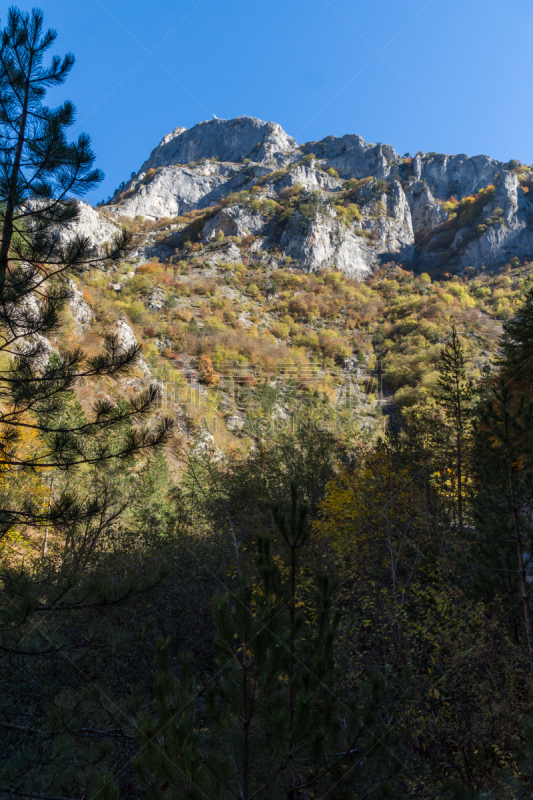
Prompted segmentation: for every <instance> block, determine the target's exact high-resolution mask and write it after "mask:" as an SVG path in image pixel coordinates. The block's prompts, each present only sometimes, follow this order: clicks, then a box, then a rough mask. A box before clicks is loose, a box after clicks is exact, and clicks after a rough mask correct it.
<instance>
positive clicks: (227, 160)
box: [0, 9, 533, 800]
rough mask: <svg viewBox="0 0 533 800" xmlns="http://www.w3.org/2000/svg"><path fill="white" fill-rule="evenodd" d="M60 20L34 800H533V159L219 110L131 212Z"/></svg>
mask: <svg viewBox="0 0 533 800" xmlns="http://www.w3.org/2000/svg"><path fill="white" fill-rule="evenodd" d="M43 26H44V23H43V17H42V14H41V13H40V12H38V11H34V12H32V14H31V15H28V16H27V15H25V14H23V13H21V12H19V11H17V10H16V9H12V10H11V11H10V14H9V18H8V22H7V26H6V28H5V29H4V31H3V38H2V45H1V54H2V58H1V59H0V69H1V70H2V72H1V76H2V82H1V84H0V88H1V92H0V128H1V130H2V137H3V138H2V142H3V145H2V147H3V149H2V153H3V156H2V159H3V161H2V166H3V169H2V172H1V174H0V194H1V206H0V207H1V218H0V222H1V225H2V246H1V249H0V309H1V313H0V443H1V447H0V453H1V458H0V465H1V466H0V478H1V482H0V501H1V510H0V558H1V573H0V732H1V733H0V741H1V742H2V747H1V748H0V796H1V797H5V798H8V797H10V798H12V797H21V798H40V800H67V799H68V800H86V799H87V798H91V799H92V800H96V798H99V800H117V798H121V800H122V799H123V800H127V799H128V798H131V799H132V800H133V798H135V799H136V798H150V799H151V800H156V799H157V800H160V798H176V800H185V798H189V799H190V800H193V799H194V800H206V798H210V799H211V798H224V799H226V798H227V800H230V798H235V800H253V798H260V799H261V800H277V799H278V798H279V799H280V800H281V799H282V798H283V799H285V800H311V799H313V800H316V798H324V800H325V798H326V797H328V798H339V799H342V798H346V800H348V799H349V800H380V799H381V798H386V797H390V798H394V799H395V800H396V799H399V798H406V800H407V798H426V797H427V798H448V799H449V800H459V798H460V799H461V800H466V799H467V798H468V799H469V800H482V799H483V800H488V798H491V799H492V798H494V800H514V798H528V797H530V795H531V792H532V786H533V749H532V748H533V729H532V725H533V721H532V717H531V703H532V700H533V622H532V619H531V608H530V596H529V595H530V591H531V586H533V573H532V569H531V553H532V552H533V549H532V548H533V525H532V521H531V505H532V502H533V438H532V437H533V417H532V415H533V409H532V401H533V396H532V385H533V384H532V367H531V363H532V358H533V282H532V280H531V277H532V273H533V258H530V255H529V250H528V247H529V236H530V233H529V229H530V224H531V220H530V219H529V218H528V214H529V205H528V204H529V198H528V194H529V189H530V177H529V176H530V169H529V168H528V167H524V166H522V165H520V164H519V163H518V162H510V163H509V164H505V165H504V164H500V163H498V162H495V161H493V160H492V159H489V158H488V157H485V156H479V157H475V159H469V158H468V157H466V156H454V157H448V156H442V157H441V156H438V155H437V154H418V155H417V156H416V157H415V158H413V159H411V157H410V156H409V155H406V156H403V157H400V156H398V155H397V154H396V153H395V151H394V150H393V148H391V147H389V146H388V145H367V144H366V143H364V142H363V140H361V139H360V137H354V136H348V137H344V138H343V139H342V140H337V139H334V137H328V139H326V140H323V142H313V143H308V144H307V145H302V146H300V147H298V145H297V143H296V142H295V141H294V140H293V139H291V137H289V136H287V134H285V133H284V132H283V131H282V130H281V128H279V126H276V125H274V124H273V123H261V122H260V121H258V120H253V119H252V118H240V119H239V120H237V121H235V120H233V121H225V120H215V121H213V122H210V123H202V124H201V125H199V126H196V128H195V129H192V131H185V129H183V128H177V129H176V130H175V131H174V132H173V133H172V134H169V135H168V136H167V137H165V139H164V140H163V142H162V143H161V145H160V146H159V147H158V148H156V149H155V150H154V151H153V153H152V155H151V156H150V158H149V159H148V161H147V162H146V163H145V165H143V167H142V168H141V170H140V171H139V173H137V174H135V175H134V176H132V178H131V180H130V182H129V183H128V184H125V185H124V186H123V187H121V189H120V191H119V192H117V194H116V195H115V196H114V197H113V198H111V199H110V202H109V203H107V204H102V205H101V206H99V207H98V208H96V209H95V208H92V207H91V206H89V205H87V204H85V203H83V202H80V201H79V198H80V197H82V196H83V195H84V194H85V193H86V192H87V191H89V190H91V189H93V188H94V187H95V186H97V185H98V184H99V182H100V180H101V178H102V176H101V174H100V172H99V171H98V170H97V169H96V168H95V167H94V163H95V157H94V154H93V153H92V150H91V146H90V141H89V138H88V137H87V136H86V135H81V136H80V137H79V138H78V139H77V140H76V141H74V142H72V143H70V142H69V140H68V138H67V135H68V133H69V128H70V127H71V126H72V124H73V120H74V109H73V107H72V105H71V104H70V103H65V104H64V105H62V106H60V107H59V108H57V109H50V108H47V107H45V106H44V105H43V102H44V99H43V98H44V96H45V92H46V89H48V88H50V87H54V86H60V85H61V84H62V83H63V82H64V81H65V80H66V78H67V76H68V74H69V72H70V70H71V68H72V66H73V63H74V60H73V57H72V56H66V57H65V58H63V59H57V60H54V61H50V62H49V63H48V66H47V62H46V59H47V57H48V56H47V52H48V50H49V48H50V47H51V46H52V45H53V43H54V39H55V34H54V33H53V32H48V33H46V30H45V28H44V27H43ZM21 85H24V86H26V92H25V93H22V94H21V93H20V91H19V89H20V86H21ZM250 120H251V121H250ZM198 128H199V129H200V131H198V130H197V129H198ZM205 130H207V134H204V133H203V132H202V131H204V132H205ZM214 149H215V150H217V152H218V153H219V155H218V156H215V155H214ZM252 156H253V158H252ZM192 162H194V163H192ZM236 165H238V169H237V167H236ZM443 174H446V175H447V177H446V181H443V179H442V176H443ZM450 181H451V182H452V183H453V186H452V185H451V183H450ZM306 182H307V183H306ZM424 182H425V185H424ZM513 192H514V194H513ZM513 197H515V198H516V203H515V204H513V203H514V202H515V201H514V200H513ZM73 198H76V199H73ZM502 198H503V200H502ZM163 201H164V202H163ZM504 201H505V202H504ZM158 203H159V205H158ZM499 203H501V204H502V205H498V204H499ZM163 206H164V207H163ZM528 226H529V227H528ZM415 228H416V230H415ZM480 229H482V230H480ZM532 252H533V248H532ZM474 256H475V257H474Z"/></svg>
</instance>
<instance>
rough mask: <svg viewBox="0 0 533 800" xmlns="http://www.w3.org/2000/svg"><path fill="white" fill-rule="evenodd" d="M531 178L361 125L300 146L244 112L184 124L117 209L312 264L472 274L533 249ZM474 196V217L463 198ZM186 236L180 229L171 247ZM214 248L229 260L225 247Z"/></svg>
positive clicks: (209, 243) (115, 202)
mask: <svg viewBox="0 0 533 800" xmlns="http://www.w3.org/2000/svg"><path fill="white" fill-rule="evenodd" d="M529 178H530V176H529V173H528V171H527V169H525V168H522V167H520V165H519V164H518V162H509V163H508V164H504V163H502V162H499V161H496V160H494V159H492V158H489V157H488V156H483V155H477V156H473V157H469V156H467V155H464V154H460V155H451V156H450V155H442V154H437V153H417V154H416V156H415V157H414V158H411V157H409V156H408V155H406V156H400V155H399V154H398V153H396V151H395V150H394V148H393V147H392V146H391V145H387V144H377V145H369V144H367V143H366V142H365V141H364V139H362V138H361V137H360V136H357V135H354V134H349V135H346V136H342V137H334V136H328V137H326V138H325V139H322V140H321V141H317V142H307V143H306V144H305V145H301V146H298V145H297V143H296V141H295V140H294V139H293V138H291V137H290V136H288V135H287V134H286V133H285V132H284V131H283V130H282V128H281V127H280V126H279V125H277V124H275V123H272V122H263V121H262V120H258V119H255V118H253V117H239V118H237V119H233V120H219V119H215V120H209V121H207V122H201V123H199V124H198V125H195V126H194V127H193V128H191V129H190V130H186V129H185V128H176V129H175V130H174V131H172V132H171V133H169V134H168V135H167V136H165V137H164V139H163V140H162V141H161V143H160V144H159V145H158V146H157V147H156V148H155V149H154V150H153V151H152V153H151V154H150V156H149V158H148V159H147V161H146V162H145V163H144V164H143V166H142V167H141V169H140V170H139V173H138V174H137V175H135V176H134V177H133V178H132V179H131V180H130V181H129V183H127V184H125V185H124V186H123V187H122V188H121V190H120V192H117V193H116V194H115V195H114V197H113V198H112V200H111V202H110V204H109V206H108V210H109V211H110V212H111V213H112V214H114V215H115V216H116V217H117V218H119V217H121V216H128V217H144V218H149V219H154V220H157V219H161V218H166V217H171V218H174V220H176V218H178V219H177V223H178V226H179V229H180V234H179V236H178V240H179V241H178V244H179V243H181V244H184V243H185V242H186V241H191V242H192V240H191V237H192V238H194V241H201V242H202V243H203V246H204V247H207V248H210V247H211V248H213V247H215V245H216V246H218V245H220V241H221V240H222V239H223V238H224V237H238V238H239V239H243V238H245V237H252V238H253V237H256V239H257V241H256V242H255V244H254V251H253V252H254V256H255V257H260V256H261V252H260V251H261V250H264V251H268V250H270V251H272V249H273V248H274V250H275V258H276V259H278V260H279V259H280V258H281V259H283V258H291V259H293V260H294V261H295V262H296V263H297V264H299V265H300V266H301V267H302V268H304V269H308V270H319V269H322V268H331V267H336V268H338V269H340V270H342V271H343V272H344V273H346V274H347V275H351V276H353V277H364V276H365V275H367V274H369V273H371V272H372V271H373V270H374V269H375V268H376V267H378V266H379V265H380V264H382V263H384V262H388V261H396V262H397V263H402V264H403V265H404V266H409V267H414V268H415V269H417V270H426V269H429V270H441V271H442V270H444V269H454V270H459V271H460V270H461V269H464V268H465V267H467V266H481V265H483V264H484V265H486V266H488V267H493V266H497V265H498V264H504V263H506V262H507V261H509V260H510V259H511V258H515V257H517V258H519V259H523V258H526V257H528V256H530V255H532V254H533V199H532V200H530V195H529V192H528V181H529ZM494 186H495V187H496V188H490V187H494ZM487 187H489V189H487ZM532 188H533V187H532ZM485 191H489V192H490V193H491V197H490V202H486V201H487V197H488V195H486V194H483V192H485ZM479 193H481V195H482V202H481V201H480V202H478V201H477V199H476V198H477V195H478V194H479ZM468 197H472V198H473V200H472V204H471V206H469V210H468V213H467V214H466V215H465V214H464V213H463V212H464V210H465V209H463V207H462V206H460V207H459V206H458V203H459V201H462V200H463V199H464V198H468ZM531 197H532V198H533V191H532V193H531ZM467 202H470V201H467ZM455 208H458V209H459V210H458V213H459V215H460V216H459V218H458V219H455V217H456V216H457V215H456V213H455V210H454V209H455ZM204 209H205V217H204V218H203V224H202V219H201V218H200V221H198V215H197V218H196V222H195V225H194V226H189V225H187V222H186V220H185V221H184V220H183V217H182V215H184V214H186V213H187V212H199V211H202V210H204ZM109 224H110V225H111V223H109ZM193 227H194V230H193ZM105 235H107V232H106V234H105ZM180 237H181V238H180ZM175 244H176V235H175V234H174V235H173V239H172V242H169V253H171V252H172V250H171V247H170V245H172V248H174V247H175ZM161 252H163V250H161ZM205 257H206V258H205V260H206V262H208V263H216V262H217V261H219V260H220V256H219V255H217V252H215V251H213V252H208V253H206V254H205ZM264 257H265V258H270V259H271V258H272V257H273V256H272V253H271V254H270V255H269V254H268V253H265V254H264ZM228 260H229V259H228ZM231 260H233V261H235V258H232V259H231Z"/></svg>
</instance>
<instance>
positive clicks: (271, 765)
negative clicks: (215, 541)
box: [135, 490, 401, 800]
mask: <svg viewBox="0 0 533 800" xmlns="http://www.w3.org/2000/svg"><path fill="white" fill-rule="evenodd" d="M306 517H307V509H306V508H305V507H303V506H300V505H299V504H298V502H297V495H296V491H295V490H294V491H293V494H292V498H291V503H290V509H289V513H288V515H286V514H283V513H282V512H281V511H280V510H279V509H275V510H274V518H275V522H276V528H277V532H278V535H279V541H280V544H281V545H282V547H283V551H284V557H283V560H282V563H280V561H279V559H278V558H275V557H274V556H273V555H272V552H271V548H272V542H271V541H270V540H269V539H268V538H266V537H260V538H259V541H258V550H257V556H256V560H255V569H256V577H255V578H254V579H251V577H248V578H243V579H242V580H241V583H240V586H239V589H238V591H237V593H236V595H235V597H234V598H230V597H228V596H219V597H216V598H215V599H214V601H213V607H214V615H215V626H216V641H215V644H216V651H217V660H216V666H217V674H216V675H215V676H214V678H213V680H212V682H211V684H210V685H209V686H208V687H207V689H206V690H205V692H203V698H204V699H203V704H202V703H201V702H200V701H199V698H198V687H197V686H195V684H194V680H193V676H192V672H191V667H190V661H189V660H185V661H182V665H181V672H180V676H179V678H175V677H174V675H173V672H172V669H171V664H170V659H169V655H168V647H169V643H168V641H161V642H160V643H159V645H158V653H157V654H158V666H159V670H158V672H157V673H156V676H155V682H154V689H155V696H156V705H157V709H158V714H157V717H155V718H149V717H144V718H143V719H142V722H141V729H142V736H141V742H142V748H141V751H140V753H139V756H138V757H137V759H136V762H135V768H136V772H137V775H138V777H139V780H140V782H141V785H142V788H143V792H144V796H146V797H147V798H156V797H160V796H162V792H167V791H168V796H172V797H175V798H176V799H177V800H178V799H179V800H182V799H183V800H184V799H185V798H195V799H196V798H198V800H200V798H205V797H217V798H221V799H222V798H224V799H226V798H227V799H228V800H230V798H235V800H252V798H262V799H263V800H267V798H268V800H276V798H279V799H280V800H281V798H284V800H296V798H299V797H308V796H311V795H310V793H315V795H318V796H324V795H326V794H328V793H330V792H332V793H333V794H332V796H334V797H336V798H350V800H352V799H353V800H355V798H359V797H360V798H363V797H364V798H377V797H385V796H388V795H389V796H390V792H391V791H392V785H393V782H394V780H393V779H394V777H395V775H396V774H397V772H398V764H397V762H396V759H395V758H394V756H393V755H391V744H392V741H391V737H390V732H389V729H388V725H387V724H385V723H382V722H381V721H380V717H379V710H380V707H381V705H382V703H383V701H384V696H385V686H384V683H383V679H382V678H381V676H380V675H375V676H373V678H371V679H370V681H369V684H368V685H367V686H366V687H364V688H361V690H360V691H351V692H348V695H347V696H346V693H345V692H344V691H343V688H342V681H341V682H338V681H337V680H336V671H335V658H334V644H335V631H336V627H337V624H338V615H337V613H336V612H335V611H334V610H333V605H332V597H331V592H330V588H329V582H328V579H327V577H326V576H325V575H321V576H319V578H318V580H317V582H316V585H315V588H314V591H312V587H311V586H310V584H309V582H306V581H305V579H304V576H303V575H302V566H303V552H304V548H305V545H306V543H307V542H308V539H309V531H308V528H307V525H306ZM258 578H259V580H258ZM400 796H401V794H400V790H399V787H398V786H397V787H396V793H395V794H394V797H398V798H399V797H400Z"/></svg>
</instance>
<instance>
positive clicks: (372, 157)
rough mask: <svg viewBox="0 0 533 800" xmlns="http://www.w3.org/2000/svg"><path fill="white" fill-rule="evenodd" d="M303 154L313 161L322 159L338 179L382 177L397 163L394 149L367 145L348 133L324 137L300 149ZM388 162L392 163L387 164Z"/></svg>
mask: <svg viewBox="0 0 533 800" xmlns="http://www.w3.org/2000/svg"><path fill="white" fill-rule="evenodd" d="M303 153H304V155H308V154H310V153H314V154H315V155H316V156H317V158H323V159H325V160H326V163H327V166H328V167H333V168H334V169H335V170H337V172H338V173H339V175H340V176H341V177H342V178H355V177H356V178H366V177H368V176H369V175H373V176H374V177H375V178H385V177H387V176H388V175H389V174H391V173H392V172H394V171H395V169H394V168H395V166H396V163H397V161H398V160H399V156H398V154H397V153H396V151H395V149H394V147H391V146H390V145H388V144H380V145H376V146H374V147H370V146H369V145H367V143H366V142H365V140H364V139H363V138H361V136H356V135H354V134H348V135H347V136H342V137H341V138H337V137H336V136H327V137H326V138H325V139H322V140H321V141H319V142H308V143H307V144H306V145H305V147H304V148H303ZM389 162H392V163H389Z"/></svg>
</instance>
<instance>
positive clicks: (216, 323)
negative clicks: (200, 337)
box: [204, 317, 226, 333]
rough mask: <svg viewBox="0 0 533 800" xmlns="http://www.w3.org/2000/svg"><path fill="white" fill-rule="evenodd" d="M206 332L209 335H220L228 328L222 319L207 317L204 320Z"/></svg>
mask: <svg viewBox="0 0 533 800" xmlns="http://www.w3.org/2000/svg"><path fill="white" fill-rule="evenodd" d="M204 330H205V331H206V332H207V333H220V332H222V331H225V330H226V326H225V325H224V323H223V322H222V320H221V319H220V317H206V318H205V319H204Z"/></svg>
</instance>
